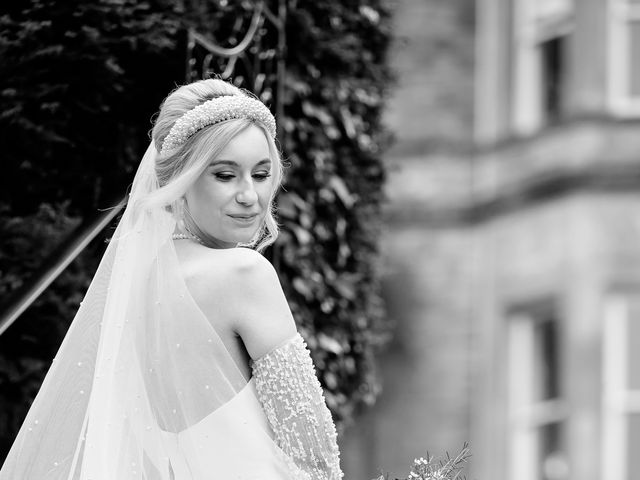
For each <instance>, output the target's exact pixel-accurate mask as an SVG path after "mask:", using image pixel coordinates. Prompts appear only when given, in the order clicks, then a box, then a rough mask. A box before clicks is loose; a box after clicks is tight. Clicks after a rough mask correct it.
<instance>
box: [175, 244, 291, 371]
mask: <svg viewBox="0 0 640 480" xmlns="http://www.w3.org/2000/svg"><path fill="white" fill-rule="evenodd" d="M199 257H200V258H199V259H198V261H197V262H194V264H192V266H191V268H190V272H189V273H188V274H187V276H188V277H189V282H188V283H189V288H190V290H191V291H192V292H193V294H194V297H197V298H196V300H197V301H198V303H200V304H201V305H202V306H203V310H205V313H207V312H211V313H212V314H215V316H216V317H217V318H221V319H224V322H225V324H226V325H228V327H229V328H231V329H232V330H233V331H235V332H236V333H237V334H238V335H239V336H240V337H241V338H242V340H243V342H244V344H245V346H246V348H247V350H248V352H249V354H250V355H251V357H252V358H254V359H255V358H258V357H260V356H262V355H263V354H265V353H267V352H268V351H270V350H272V349H273V348H275V347H276V346H277V345H279V344H281V343H283V341H284V340H286V339H288V338H290V337H291V336H293V335H294V334H295V331H296V329H295V323H294V321H293V317H292V315H291V311H290V309H289V305H288V303H287V300H286V298H285V295H284V292H283V291H282V287H281V285H280V281H279V279H278V275H277V273H276V271H275V269H274V268H273V266H272V265H271V263H270V262H269V261H268V260H267V259H266V258H265V257H264V256H262V255H261V254H260V253H258V252H256V251H254V250H250V249H247V248H233V249H227V250H210V249H208V251H207V252H203V253H202V254H201V255H199Z"/></svg>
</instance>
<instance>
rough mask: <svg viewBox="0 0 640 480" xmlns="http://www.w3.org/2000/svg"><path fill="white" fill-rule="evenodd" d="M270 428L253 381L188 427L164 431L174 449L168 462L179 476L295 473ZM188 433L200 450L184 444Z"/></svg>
mask: <svg viewBox="0 0 640 480" xmlns="http://www.w3.org/2000/svg"><path fill="white" fill-rule="evenodd" d="M270 431H271V429H270V427H269V424H268V421H267V418H266V416H265V414H264V411H263V410H262V407H261V406H260V402H259V401H258V397H257V394H256V390H255V383H254V381H253V380H250V381H249V383H247V385H246V386H245V388H243V389H242V390H241V391H240V392H239V393H238V394H237V395H236V396H235V397H233V398H232V399H231V400H230V401H228V402H227V403H226V404H224V405H223V406H222V407H220V408H218V409H217V410H216V411H215V412H213V413H211V414H210V415H208V416H207V417H205V418H203V419H202V420H201V421H200V422H198V423H197V424H195V425H193V426H191V427H189V429H188V432H180V433H170V432H162V435H164V439H165V444H166V445H167V446H168V447H170V449H171V450H170V452H169V464H170V468H171V471H172V472H173V475H174V477H175V479H176V480H179V479H183V478H184V479H190V478H202V479H203V480H204V479H207V478H212V479H213V478H224V479H229V480H232V479H242V480H253V479H255V480H281V479H284V478H291V473H290V465H288V464H287V462H286V461H285V460H284V458H283V456H282V455H283V453H282V451H278V450H279V449H277V447H276V446H275V445H274V444H273V442H272V440H271V437H270V435H269V433H270ZM214 432H217V433H214ZM221 432H223V433H221ZM185 434H188V435H190V436H191V437H192V438H193V439H194V440H195V443H196V448H195V449H190V448H183V447H182V446H181V438H182V437H184V435H185ZM265 437H268V438H265ZM195 470H197V471H199V472H201V473H200V475H199V476H194V471H195ZM207 472H209V473H207Z"/></svg>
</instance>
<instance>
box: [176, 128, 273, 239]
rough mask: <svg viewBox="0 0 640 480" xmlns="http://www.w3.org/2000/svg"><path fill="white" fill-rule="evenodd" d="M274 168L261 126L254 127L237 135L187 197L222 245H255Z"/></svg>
mask: <svg viewBox="0 0 640 480" xmlns="http://www.w3.org/2000/svg"><path fill="white" fill-rule="evenodd" d="M272 168H273V166H272V165H271V158H270V152H269V144H268V143H267V139H266V137H265V135H264V133H263V131H262V130H261V129H260V128H258V127H256V126H255V125H251V126H249V127H248V128H246V129H245V130H243V131H242V132H241V133H239V134H238V135H237V136H236V137H234V138H233V140H231V141H230V142H229V143H228V144H227V146H226V147H225V148H224V150H222V152H220V155H218V156H217V157H216V158H213V159H211V162H210V163H209V165H208V166H207V168H206V169H205V171H204V172H203V173H202V175H200V177H199V178H198V179H197V180H196V181H195V183H194V184H193V185H192V186H191V188H189V190H187V192H186V193H185V199H186V203H187V206H188V208H189V212H190V213H191V217H192V218H193V220H194V221H195V223H196V225H197V226H198V228H200V230H202V232H204V233H206V234H207V235H209V236H211V237H213V238H215V239H216V240H218V241H219V242H220V245H221V246H222V247H233V246H235V245H236V244H238V243H246V242H249V241H250V240H251V239H252V238H253V236H254V235H255V234H256V232H257V231H258V229H259V228H260V226H261V225H262V222H263V220H264V217H265V215H266V214H267V212H268V209H269V199H270V198H271V192H272V190H273V177H272V176H271V169H272Z"/></svg>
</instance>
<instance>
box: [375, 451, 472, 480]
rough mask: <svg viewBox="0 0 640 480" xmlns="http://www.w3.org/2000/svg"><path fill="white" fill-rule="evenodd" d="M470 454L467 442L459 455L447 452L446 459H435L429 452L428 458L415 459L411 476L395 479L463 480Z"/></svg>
mask: <svg viewBox="0 0 640 480" xmlns="http://www.w3.org/2000/svg"><path fill="white" fill-rule="evenodd" d="M470 456H471V454H470V453H469V446H468V444H466V443H465V444H464V446H463V447H462V450H460V453H458V455H456V456H455V457H451V456H450V455H449V454H448V453H447V454H446V458H445V459H444V460H439V459H434V458H433V457H432V456H430V455H429V454H428V453H427V458H424V457H421V458H416V459H415V460H414V461H413V465H412V467H411V471H410V472H409V476H407V477H406V478H404V479H399V478H396V479H394V480H463V479H464V477H461V474H462V468H463V467H464V463H465V462H466V461H467V459H468V458H469V457H470ZM375 480H389V475H380V476H379V477H378V478H376V479H375Z"/></svg>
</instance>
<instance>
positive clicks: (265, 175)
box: [214, 172, 271, 182]
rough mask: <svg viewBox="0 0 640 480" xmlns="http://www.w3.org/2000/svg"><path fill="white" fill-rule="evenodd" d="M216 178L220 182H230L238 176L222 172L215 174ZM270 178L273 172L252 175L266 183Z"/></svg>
mask: <svg viewBox="0 0 640 480" xmlns="http://www.w3.org/2000/svg"><path fill="white" fill-rule="evenodd" d="M214 176H215V177H216V178H217V179H218V180H220V181H222V182H230V181H231V180H233V179H234V178H235V177H236V175H234V174H232V173H222V172H219V173H214ZM270 176H271V172H265V173H254V174H253V175H252V177H253V178H254V179H256V180H259V181H264V180H266V179H268V178H269V177H270Z"/></svg>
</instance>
